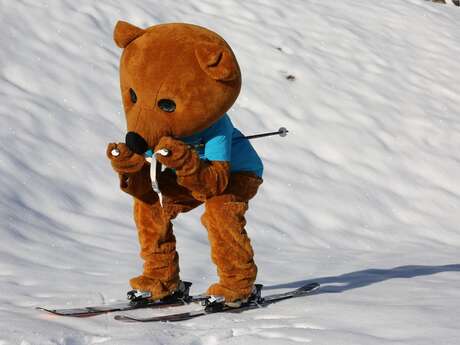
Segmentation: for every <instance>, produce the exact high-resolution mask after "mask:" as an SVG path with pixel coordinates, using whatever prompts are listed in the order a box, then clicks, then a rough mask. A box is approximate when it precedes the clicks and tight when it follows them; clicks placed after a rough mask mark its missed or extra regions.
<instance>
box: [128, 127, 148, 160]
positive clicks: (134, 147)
mask: <svg viewBox="0 0 460 345" xmlns="http://www.w3.org/2000/svg"><path fill="white" fill-rule="evenodd" d="M125 143H126V146H128V148H129V149H130V150H131V151H133V152H134V153H137V154H139V155H143V154H144V153H145V152H146V151H147V150H148V148H149V144H148V143H147V141H146V140H145V139H144V138H143V137H142V136H141V135H140V134H138V133H136V132H128V133H126V137H125Z"/></svg>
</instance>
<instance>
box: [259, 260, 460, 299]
mask: <svg viewBox="0 0 460 345" xmlns="http://www.w3.org/2000/svg"><path fill="white" fill-rule="evenodd" d="M442 272H460V264H452V265H443V266H420V265H410V266H400V267H395V268H390V269H368V270H362V271H357V272H351V273H346V274H342V275H340V276H334V277H322V278H317V279H308V280H299V281H296V282H290V283H285V284H277V285H269V286H264V290H272V289H284V288H286V289H287V288H290V289H292V288H298V287H301V286H303V285H305V284H308V283H312V282H318V283H320V284H321V285H322V287H321V289H320V290H319V292H318V293H319V294H321V293H340V292H344V291H348V290H352V289H357V288H361V287H365V286H369V285H372V284H376V283H380V282H383V281H385V280H389V279H398V278H399V279H407V278H414V277H420V276H427V275H432V274H437V273H442Z"/></svg>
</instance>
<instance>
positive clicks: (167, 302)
mask: <svg viewBox="0 0 460 345" xmlns="http://www.w3.org/2000/svg"><path fill="white" fill-rule="evenodd" d="M184 284H185V293H184V295H183V296H181V297H179V298H177V297H175V296H172V297H169V298H164V299H162V300H159V301H158V300H157V301H153V300H149V299H138V300H131V301H126V302H123V301H121V302H120V301H118V302H114V303H109V304H101V305H94V306H88V307H82V308H62V309H50V308H44V307H37V308H36V309H37V310H42V311H46V312H48V313H51V314H54V315H59V316H70V317H91V316H96V315H100V314H106V313H112V312H123V311H128V310H134V309H142V308H169V307H176V306H181V305H186V304H190V303H199V302H201V301H204V300H206V299H207V298H208V297H209V296H206V295H195V296H192V295H189V290H190V286H191V285H192V283H189V282H184Z"/></svg>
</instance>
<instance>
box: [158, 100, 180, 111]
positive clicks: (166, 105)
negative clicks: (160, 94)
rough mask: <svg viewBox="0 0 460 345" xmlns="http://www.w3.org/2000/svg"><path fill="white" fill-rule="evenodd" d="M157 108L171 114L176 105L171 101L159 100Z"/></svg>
mask: <svg viewBox="0 0 460 345" xmlns="http://www.w3.org/2000/svg"><path fill="white" fill-rule="evenodd" d="M158 107H159V108H160V109H161V110H163V111H165V112H167V113H172V112H173V111H174V110H176V103H174V101H173V100H171V99H160V100H159V101H158Z"/></svg>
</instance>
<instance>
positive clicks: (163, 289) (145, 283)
mask: <svg viewBox="0 0 460 345" xmlns="http://www.w3.org/2000/svg"><path fill="white" fill-rule="evenodd" d="M129 283H130V285H131V287H132V288H133V289H135V290H139V291H149V292H150V293H151V294H152V297H151V298H152V299H153V300H158V299H162V298H163V297H166V296H169V295H171V294H172V293H173V292H174V291H176V290H177V287H178V285H179V280H178V281H177V282H161V281H159V280H158V279H152V278H149V277H146V276H144V275H141V276H138V277H135V278H132V279H131V280H130V281H129Z"/></svg>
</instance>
